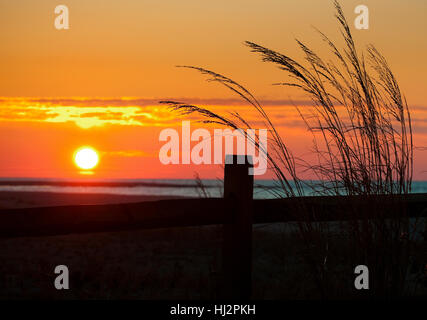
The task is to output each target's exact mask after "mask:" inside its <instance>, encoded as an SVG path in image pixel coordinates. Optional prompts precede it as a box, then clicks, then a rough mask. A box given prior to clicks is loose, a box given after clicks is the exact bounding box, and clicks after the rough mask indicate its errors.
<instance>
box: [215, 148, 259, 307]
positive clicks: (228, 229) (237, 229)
mask: <svg viewBox="0 0 427 320" xmlns="http://www.w3.org/2000/svg"><path fill="white" fill-rule="evenodd" d="M231 159H232V160H231ZM251 163H252V161H249V158H248V156H240V155H228V156H226V161H225V171H224V199H225V201H226V203H227V214H229V215H231V223H227V224H224V227H223V230H224V231H223V232H224V234H223V237H224V238H223V249H222V250H223V251H222V252H223V256H222V264H223V285H222V289H223V292H222V296H223V298H226V299H250V298H251V291H252V206H253V205H252V203H253V201H252V200H253V184H254V177H253V175H249V168H250V167H251V166H252V165H251Z"/></svg>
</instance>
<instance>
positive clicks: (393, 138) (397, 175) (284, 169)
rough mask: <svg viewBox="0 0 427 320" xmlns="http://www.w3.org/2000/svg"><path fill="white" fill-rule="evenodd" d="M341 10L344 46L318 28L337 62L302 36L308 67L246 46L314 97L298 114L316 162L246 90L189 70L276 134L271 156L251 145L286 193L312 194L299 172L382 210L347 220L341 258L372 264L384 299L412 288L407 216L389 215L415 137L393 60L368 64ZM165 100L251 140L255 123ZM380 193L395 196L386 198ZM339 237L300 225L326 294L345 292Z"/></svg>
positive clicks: (408, 172) (373, 53)
mask: <svg viewBox="0 0 427 320" xmlns="http://www.w3.org/2000/svg"><path fill="white" fill-rule="evenodd" d="M334 4H335V8H336V18H337V20H338V22H339V25H340V28H341V34H342V36H343V39H344V48H342V49H339V48H338V47H337V46H336V45H335V43H334V42H332V41H331V40H330V39H329V38H328V37H327V36H326V35H325V34H323V33H322V32H320V31H318V32H319V34H320V36H321V37H322V39H323V40H324V41H325V43H326V44H327V45H328V46H329V48H330V50H331V53H332V54H333V57H334V60H331V59H328V60H327V61H326V60H324V59H322V58H321V57H320V56H319V55H317V54H316V53H315V52H314V51H313V50H311V49H310V48H309V47H308V46H307V45H306V44H304V43H303V42H301V41H299V40H296V41H297V44H298V45H299V47H300V48H301V50H302V52H303V54H304V56H305V60H304V61H302V62H297V61H296V60H294V59H292V58H290V57H289V56H287V55H285V54H282V53H279V52H277V51H273V50H271V49H268V48H266V47H263V46H261V45H258V44H255V43H253V42H249V41H247V42H245V44H246V45H247V46H248V47H249V48H250V49H251V51H252V52H255V53H257V54H259V55H260V56H261V58H262V60H263V61H264V62H270V63H273V64H275V65H276V66H277V67H279V68H280V69H281V70H283V71H285V73H286V74H287V75H288V76H289V77H290V79H291V80H292V81H291V82H284V83H279V84H277V85H283V86H288V87H297V88H299V89H301V90H302V91H303V92H305V93H306V94H307V96H308V97H309V98H310V99H311V101H312V103H313V105H312V106H311V107H304V108H300V107H296V108H297V110H298V112H299V114H300V116H301V118H302V120H303V121H304V123H305V124H306V126H307V129H308V131H309V132H311V134H312V135H313V138H314V153H315V155H316V156H317V163H315V164H313V163H307V162H305V161H303V160H301V159H297V158H296V157H295V156H294V155H293V153H292V152H291V150H290V149H289V148H288V146H287V144H286V142H285V140H284V138H283V137H282V136H280V135H279V133H278V131H277V130H276V128H275V126H274V124H273V123H272V121H271V119H270V117H269V116H268V114H267V113H266V112H265V110H264V108H263V107H262V106H261V104H260V103H259V101H258V100H257V99H256V98H255V97H254V96H253V95H252V94H251V93H250V92H249V91H248V90H247V89H246V88H245V87H243V86H242V85H240V84H238V83H236V82H235V81H233V80H232V79H230V78H228V77H225V76H223V75H221V74H218V73H215V72H213V71H210V70H206V69H204V68H198V67H193V66H183V67H185V68H191V69H195V70H197V71H200V72H201V73H202V74H204V75H207V76H209V77H210V78H209V81H214V82H218V83H220V84H222V85H224V86H225V87H227V88H228V89H230V90H232V91H233V92H235V93H236V94H237V95H239V96H240V97H241V98H242V99H244V100H245V101H246V102H247V103H249V104H250V105H252V106H253V107H254V108H255V110H256V111H257V112H258V114H259V115H260V118H261V119H262V121H263V123H264V126H265V128H267V129H268V132H269V140H268V152H266V150H263V148H262V146H260V144H259V142H258V141H257V140H256V139H255V140H254V139H252V140H251V141H252V142H253V143H254V144H255V147H256V149H257V151H258V152H263V153H264V154H265V155H266V156H267V158H268V162H269V166H270V168H271V170H273V172H274V174H275V176H276V178H277V179H276V180H277V182H278V183H279V184H280V186H281V188H282V190H283V194H284V196H286V197H298V196H302V195H304V191H303V187H304V186H305V187H307V186H309V185H306V183H305V182H304V180H303V179H302V178H301V171H303V172H307V171H308V172H309V173H311V175H312V176H314V177H316V180H318V181H319V183H318V184H317V185H316V186H315V188H314V190H315V191H316V192H317V193H319V194H321V195H338V196H339V195H343V196H363V198H364V199H365V200H366V201H368V202H369V203H370V204H371V205H370V210H369V211H371V212H374V213H375V217H374V218H372V217H370V216H369V215H366V217H365V218H363V219H361V220H360V219H359V220H356V219H353V220H350V221H349V222H342V223H340V228H339V230H340V231H341V232H344V233H345V234H346V236H347V239H349V250H348V251H347V252H343V253H342V255H343V258H346V259H347V260H346V262H347V263H348V266H353V267H352V268H354V267H355V266H356V265H357V264H366V265H367V266H368V267H370V268H371V269H370V270H372V271H371V274H372V277H373V288H372V290H373V291H371V292H374V294H377V295H381V296H389V295H393V296H395V295H400V294H402V293H403V290H404V282H405V276H406V272H407V267H408V259H409V254H410V251H409V245H410V241H409V240H408V239H406V238H402V234H406V232H408V225H409V220H408V219H407V216H406V212H405V210H404V208H403V207H402V208H401V209H399V210H394V211H396V214H395V216H394V217H393V219H388V218H387V219H386V218H385V216H386V214H387V213H389V212H386V210H389V209H390V208H391V209H395V208H396V206H399V205H400V204H399V201H398V197H396V195H402V194H407V193H408V192H410V190H411V182H412V171H413V141H412V128H411V118H410V112H409V109H408V105H407V102H406V99H405V97H404V95H403V94H402V93H401V90H400V88H399V85H398V83H397V80H396V78H395V77H394V75H393V73H392V71H391V69H390V67H389V65H388V63H387V61H386V59H385V58H384V57H383V56H382V55H381V53H380V52H379V51H378V50H377V49H376V48H375V47H374V46H372V45H370V46H368V47H367V50H366V52H367V58H365V54H363V53H359V52H358V50H357V48H356V45H355V43H354V39H353V37H352V34H351V31H350V27H349V25H348V23H347V21H346V19H345V16H344V14H343V11H342V9H341V6H340V5H339V3H338V2H337V1H335V2H334ZM162 103H165V104H167V105H169V107H170V108H171V109H172V110H174V111H179V112H181V113H182V114H184V115H188V114H193V113H194V114H198V115H200V116H202V118H203V119H202V122H204V123H214V124H220V125H223V126H226V127H230V128H232V129H241V130H242V131H241V132H242V134H244V135H245V137H246V139H251V137H250V136H248V135H247V134H246V129H252V127H251V125H250V123H248V122H247V121H246V120H245V119H244V118H243V117H242V116H241V115H240V114H239V113H237V112H230V113H228V114H225V115H221V114H217V113H214V112H212V111H210V110H208V109H207V108H203V107H198V106H194V105H190V104H185V103H180V102H175V101H163V102H162ZM376 195H389V196H390V197H387V200H378V199H377V197H375V196H376ZM349 204H350V202H349V201H347V200H346V201H345V203H344V204H343V206H344V207H343V215H345V214H346V215H349V216H351V214H353V213H355V212H354V211H353V210H355V209H353V208H352V206H351V205H349ZM384 204H387V205H384ZM390 204H391V205H390ZM387 208H388V209H387ZM295 210H296V213H295V214H299V215H304V214H305V215H307V216H308V215H309V214H310V212H308V211H307V208H306V207H305V205H304V203H303V202H301V203H300V206H299V208H296V209H295ZM394 211H393V212H394ZM335 231H336V230H335ZM335 231H332V230H331V228H330V226H329V224H326V223H315V222H313V221H307V222H301V223H299V234H300V235H301V239H302V241H304V242H305V243H306V244H307V248H308V251H307V253H308V254H307V255H306V258H307V261H308V263H309V264H310V266H311V267H312V270H313V276H314V279H315V281H316V283H317V284H318V288H319V290H320V294H321V296H322V297H327V296H330V295H331V294H332V293H331V292H333V290H334V286H335V289H336V287H337V284H336V283H334V281H333V277H334V275H333V274H331V273H330V268H328V266H329V265H330V262H329V260H330V250H329V244H330V243H331V235H332V234H333V232H335ZM349 272H352V271H349ZM338 286H339V285H338ZM335 291H336V290H335Z"/></svg>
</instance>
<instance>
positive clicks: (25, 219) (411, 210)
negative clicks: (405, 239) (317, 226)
mask: <svg viewBox="0 0 427 320" xmlns="http://www.w3.org/2000/svg"><path fill="white" fill-rule="evenodd" d="M233 163H234V164H226V165H225V174H224V198H223V199H221V198H214V199H211V198H206V199H179V200H160V201H152V202H140V203H123V204H107V205H78V206H56V207H40V208H28V209H6V210H0V237H1V238H11V237H39V236H54V235H64V234H76V233H92V232H110V231H122V230H136V229H154V228H168V227H187V226H204V225H218V224H222V225H224V240H223V262H222V263H223V286H222V288H223V292H222V296H223V297H225V298H238V299H247V298H250V296H251V276H252V225H253V224H254V223H270V222H290V221H305V220H312V221H334V220H345V219H358V218H366V217H370V216H372V217H374V216H375V212H374V211H373V210H372V201H373V198H372V197H371V198H369V197H343V196H342V197H299V198H287V199H274V200H253V176H251V175H248V170H249V167H250V166H249V165H248V164H247V163H246V164H237V163H236V161H234V162H233ZM378 197H384V205H386V206H387V204H388V205H389V206H390V208H389V209H390V210H389V217H390V218H393V217H395V216H396V205H395V203H396V202H395V201H394V200H398V203H399V204H401V205H403V206H402V207H399V210H402V209H403V210H405V211H406V212H405V214H407V215H408V216H410V217H426V216H427V194H410V195H405V196H400V197H397V196H395V197H394V198H392V199H390V197H389V196H376V197H375V198H378ZM301 205H303V206H304V208H305V210H304V213H305V214H299V213H300V211H299V210H297V209H296V208H300V207H301ZM343 208H349V210H348V211H351V214H347V212H346V210H343ZM386 211H387V210H386ZM296 213H298V214H296ZM382 218H387V217H384V216H383V217H382Z"/></svg>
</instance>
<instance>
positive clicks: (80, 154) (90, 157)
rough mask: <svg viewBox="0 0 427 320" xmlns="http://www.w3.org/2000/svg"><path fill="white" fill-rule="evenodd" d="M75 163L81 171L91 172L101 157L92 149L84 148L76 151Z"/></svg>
mask: <svg viewBox="0 0 427 320" xmlns="http://www.w3.org/2000/svg"><path fill="white" fill-rule="evenodd" d="M74 162H75V163H76V165H77V166H78V167H79V168H80V169H83V170H91V169H93V168H95V167H96V165H97V164H98V162H99V155H98V153H97V152H96V151H95V150H94V149H93V148H91V147H82V148H80V149H79V150H77V151H76V153H75V155H74Z"/></svg>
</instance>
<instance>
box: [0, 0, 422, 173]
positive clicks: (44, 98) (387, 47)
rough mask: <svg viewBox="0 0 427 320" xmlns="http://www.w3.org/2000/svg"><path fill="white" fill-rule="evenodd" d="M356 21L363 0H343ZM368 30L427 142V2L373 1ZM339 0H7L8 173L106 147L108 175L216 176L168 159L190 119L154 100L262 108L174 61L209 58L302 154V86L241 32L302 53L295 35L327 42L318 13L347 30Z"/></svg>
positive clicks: (0, 141) (2, 76) (2, 56)
mask: <svg viewBox="0 0 427 320" xmlns="http://www.w3.org/2000/svg"><path fill="white" fill-rule="evenodd" d="M341 3H342V5H343V7H344V11H345V13H346V15H347V18H348V19H349V21H350V22H352V20H353V19H354V17H355V14H354V13H353V10H354V8H355V7H356V5H358V4H360V1H352V0H351V1H341ZM58 4H65V5H67V6H68V7H69V10H70V29H69V30H61V31H59V30H56V29H55V28H54V18H55V15H54V8H55V6H56V5H58ZM363 4H365V5H367V6H368V7H369V9H370V29H369V30H365V31H358V30H354V31H353V32H354V35H355V38H356V40H357V41H358V43H359V45H360V46H363V45H365V44H368V43H374V44H375V45H376V46H377V47H378V48H379V49H380V50H381V51H382V52H383V53H384V55H385V56H386V57H387V59H388V61H389V63H390V65H391V67H392V69H393V71H394V72H395V74H396V76H397V78H398V80H399V82H400V85H401V88H402V90H403V91H404V92H405V94H406V96H407V98H408V102H409V105H410V107H411V110H412V116H413V120H414V128H415V143H416V145H417V146H420V147H423V146H424V147H425V146H427V117H426V116H427V92H426V90H425V88H426V80H425V79H424V75H425V74H426V73H427V61H426V59H425V57H426V55H427V41H426V39H427V21H426V19H425V13H426V12H427V2H426V1H423V0H411V1H398V0H366V1H363ZM333 13H334V11H333V6H332V4H331V1H318V0H287V1H278V0H274V1H273V0H266V1H248V0H246V1H240V0H235V1H225V0H224V1H215V2H204V1H159V0H156V1H154V0H153V1H142V0H141V1H136V0H122V1H113V0H104V1H95V0H90V1H89V0H81V1H77V0H66V1H63V2H61V3H58V2H57V1H50V0H43V1H27V0H20V1H13V0H6V1H2V2H1V3H0V30H1V31H0V42H1V44H2V45H1V50H0V70H1V72H0V97H3V98H1V100H0V148H1V154H0V176H1V177H11V176H14V177H18V176H19V177H78V176H79V172H78V169H77V168H76V167H75V166H74V164H73V162H72V155H73V153H74V151H75V149H77V148H78V147H80V146H82V145H93V147H95V148H96V149H97V150H99V151H100V152H101V162H100V165H99V166H98V168H97V170H96V172H95V176H96V177H100V178H191V177H192V176H193V173H194V171H198V172H199V173H201V175H202V176H205V177H215V176H220V174H221V168H218V167H214V166H164V165H162V164H160V162H159V160H158V150H159V148H160V146H161V145H162V144H161V143H160V142H159V141H158V136H159V132H160V130H161V129H163V128H166V127H176V126H177V125H178V124H179V123H180V122H179V121H181V119H178V118H177V117H176V115H173V114H170V113H169V112H168V111H166V110H165V109H164V108H162V107H161V106H159V105H158V103H157V101H158V100H163V99H174V100H179V101H189V102H193V103H198V104H201V105H204V106H206V105H210V106H213V107H214V108H216V109H217V110H219V109H221V108H222V110H228V108H229V107H230V106H233V108H235V109H236V110H238V111H239V112H240V113H241V114H243V115H245V116H246V117H248V118H249V119H252V120H256V118H255V116H254V113H253V112H252V111H251V110H250V109H249V108H248V107H246V106H244V105H243V104H242V103H240V102H239V101H238V99H237V98H236V97H235V96H233V94H232V93H230V92H228V91H226V90H225V89H224V88H222V87H220V86H219V85H216V84H211V83H207V82H206V81H204V80H205V78H204V77H203V76H200V75H199V74H197V73H196V72H192V71H189V70H184V69H179V68H175V67H174V66H175V65H180V64H186V65H196V66H203V67H206V68H209V69H212V70H215V71H218V72H220V73H224V74H226V75H228V76H230V77H232V78H233V79H235V80H237V81H239V82H241V83H242V84H244V85H245V86H246V87H247V88H249V89H250V90H251V91H252V92H253V93H254V94H255V95H256V96H257V97H258V98H260V100H262V101H263V102H264V105H265V106H266V108H267V111H268V112H269V114H271V115H272V118H273V120H274V122H275V124H277V125H278V126H279V128H280V132H281V133H282V134H283V136H284V137H286V139H287V141H289V143H290V145H291V147H293V148H294V149H295V152H296V153H297V154H304V153H305V152H307V150H308V148H309V146H310V143H311V137H310V136H309V135H308V134H307V132H306V131H305V129H304V128H303V126H302V124H301V121H300V120H299V118H298V117H297V115H296V114H295V111H294V110H293V109H292V108H290V107H289V100H290V99H292V100H293V101H295V102H296V103H297V104H306V103H307V102H306V98H305V97H304V96H303V95H302V94H301V93H300V92H297V91H294V90H289V89H284V88H281V87H276V86H272V85H271V84H272V83H275V82H281V81H286V80H287V77H286V76H284V74H283V73H282V72H280V70H277V69H276V68H274V67H273V66H272V65H267V64H264V63H262V62H260V61H259V58H258V57H257V56H255V55H254V54H251V53H250V52H249V50H248V49H247V48H246V47H245V46H244V45H243V44H242V42H243V41H244V40H251V41H254V42H257V43H260V44H263V45H265V46H268V47H271V48H273V49H277V50H279V51H282V52H284V53H287V54H289V55H291V56H293V57H297V58H298V57H300V56H301V54H300V53H299V51H298V49H297V46H296V44H295V42H294V38H295V37H298V38H300V39H302V40H304V41H305V42H306V43H308V44H310V46H311V47H313V48H319V50H318V51H319V52H320V53H326V51H325V48H324V45H323V44H322V43H321V41H320V40H319V39H318V37H317V35H316V33H315V32H314V31H313V29H311V27H310V26H311V25H314V26H316V27H317V28H319V29H321V30H322V31H324V32H325V33H327V34H328V35H330V36H331V37H332V38H334V39H339V35H338V32H337V28H336V21H335V20H334V18H333ZM426 160H427V151H424V150H417V152H416V155H415V178H417V179H421V180H422V179H424V180H427V174H426V173H424V171H427V161H426Z"/></svg>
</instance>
